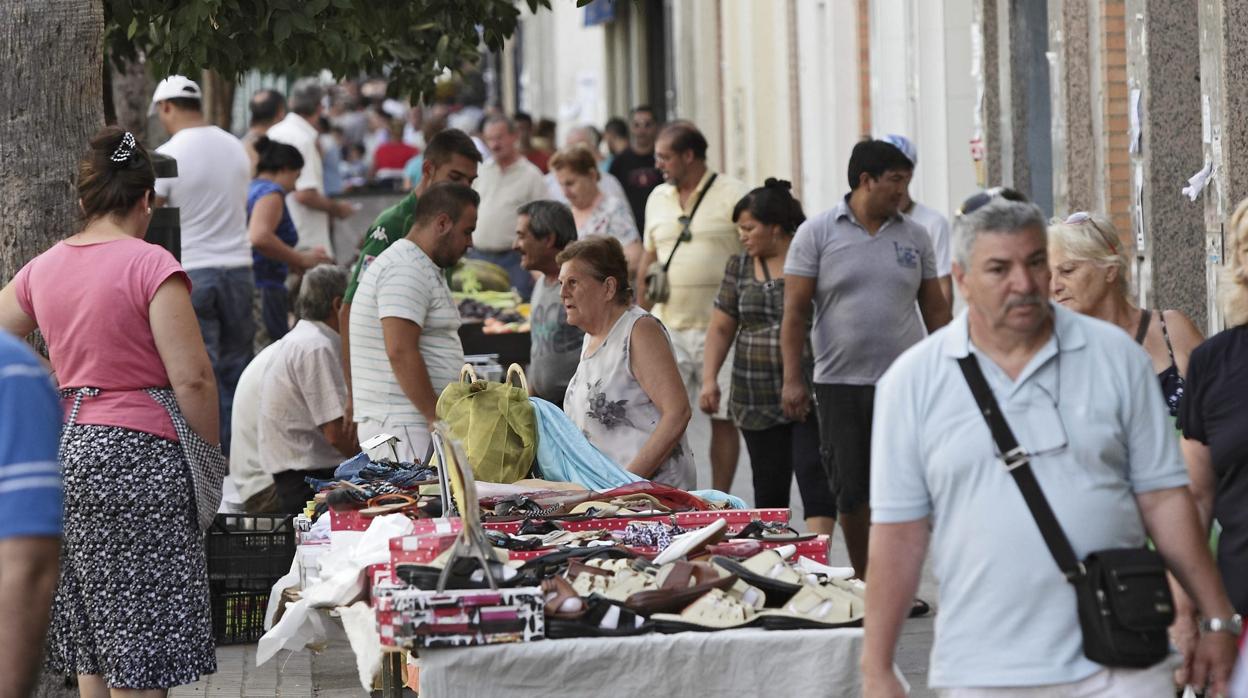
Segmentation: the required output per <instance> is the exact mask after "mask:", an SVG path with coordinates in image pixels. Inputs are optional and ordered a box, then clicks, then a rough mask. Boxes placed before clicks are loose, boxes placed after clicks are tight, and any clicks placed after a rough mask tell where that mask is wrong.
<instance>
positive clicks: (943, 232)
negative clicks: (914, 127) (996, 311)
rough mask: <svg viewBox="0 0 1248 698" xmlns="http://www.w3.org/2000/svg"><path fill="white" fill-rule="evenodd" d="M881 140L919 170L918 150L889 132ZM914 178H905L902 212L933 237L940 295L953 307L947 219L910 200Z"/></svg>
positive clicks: (905, 140)
mask: <svg viewBox="0 0 1248 698" xmlns="http://www.w3.org/2000/svg"><path fill="white" fill-rule="evenodd" d="M880 140H882V141H884V142H886V143H891V144H893V145H894V146H896V148H897V149H898V150H900V151H901V154H902V155H905V156H906V158H907V159H909V160H910V163H911V164H912V165H914V166H915V168H918V166H919V150H918V148H916V147H915V145H914V142H913V141H911V140H910V139H909V138H906V137H905V136H899V135H897V134H895V133H890V134H888V135H887V136H884V137H883V138H881V139H880ZM913 178H914V170H911V171H910V176H909V177H907V178H906V194H905V196H903V197H902V200H901V212H902V213H904V214H906V215H907V216H910V217H911V218H913V219H914V220H915V222H917V223H918V224H919V225H921V226H923V227H924V228H926V229H927V233H928V235H931V236H932V251H933V252H935V253H936V278H937V280H938V281H939V282H940V291H941V293H944V294H945V301H947V302H948V303H949V304H950V305H952V304H953V279H952V277H951V276H950V274H951V273H952V271H953V255H952V254H951V253H950V251H949V219H948V218H945V216H944V215H943V214H941V213H940V212H939V211H937V210H935V209H933V208H931V207H929V206H924V205H923V204H921V203H919V202H917V201H915V200H914V199H912V198H910V180H911V179H913Z"/></svg>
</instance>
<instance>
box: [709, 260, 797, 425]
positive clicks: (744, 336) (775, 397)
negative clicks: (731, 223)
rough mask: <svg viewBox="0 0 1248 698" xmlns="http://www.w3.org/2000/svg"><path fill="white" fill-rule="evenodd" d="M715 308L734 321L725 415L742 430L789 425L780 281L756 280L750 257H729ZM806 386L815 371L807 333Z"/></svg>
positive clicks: (782, 282) (779, 279)
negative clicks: (784, 400) (783, 402)
mask: <svg viewBox="0 0 1248 698" xmlns="http://www.w3.org/2000/svg"><path fill="white" fill-rule="evenodd" d="M715 307H716V308H719V309H720V310H722V311H724V312H725V313H727V314H728V315H729V316H731V317H732V318H733V319H734V320H736V321H737V347H736V349H737V353H736V360H735V361H734V362H733V364H732V390H731V393H730V396H729V399H728V415H729V416H730V417H732V418H733V421H735V422H736V423H737V426H739V427H740V428H742V429H750V430H759V429H768V428H771V427H774V426H777V425H779V424H784V423H786V422H788V421H790V420H789V419H788V418H786V417H785V416H784V410H783V409H782V408H781V405H780V391H781V389H782V388H783V386H784V368H783V360H782V358H781V352H780V322H781V319H782V318H783V317H784V278H783V277H780V278H777V279H773V280H771V281H758V280H756V279H755V278H754V259H753V258H752V257H750V256H749V255H746V254H742V255H738V256H735V257H732V258H730V259H729V260H728V264H727V265H726V267H725V269H724V280H723V282H721V283H720V286H719V295H718V296H717V297H716V298H715ZM802 364H803V371H802V373H803V374H804V375H805V376H806V383H807V386H808V387H809V385H810V381H811V374H812V371H813V367H814V359H813V353H812V352H811V349H810V340H809V333H808V338H807V341H806V350H805V352H803V356H802Z"/></svg>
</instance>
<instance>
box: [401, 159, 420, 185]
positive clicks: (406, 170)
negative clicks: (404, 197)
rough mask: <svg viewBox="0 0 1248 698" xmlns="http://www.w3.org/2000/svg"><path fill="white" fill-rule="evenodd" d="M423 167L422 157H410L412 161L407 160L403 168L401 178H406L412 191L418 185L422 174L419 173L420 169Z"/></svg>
mask: <svg viewBox="0 0 1248 698" xmlns="http://www.w3.org/2000/svg"><path fill="white" fill-rule="evenodd" d="M424 166H425V156H424V155H414V156H412V159H411V160H408V161H407V164H406V165H404V166H403V176H404V177H407V181H408V182H410V183H411V185H412V188H413V189H415V188H416V187H417V186H418V185H419V184H420V178H421V176H422V175H423V174H424V173H422V172H421V171H420V168H422V167H424Z"/></svg>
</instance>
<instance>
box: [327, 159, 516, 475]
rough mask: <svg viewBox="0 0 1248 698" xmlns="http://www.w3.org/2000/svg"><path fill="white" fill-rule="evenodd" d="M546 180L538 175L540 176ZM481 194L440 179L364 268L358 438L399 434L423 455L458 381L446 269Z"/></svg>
mask: <svg viewBox="0 0 1248 698" xmlns="http://www.w3.org/2000/svg"><path fill="white" fill-rule="evenodd" d="M539 181H540V178H539ZM480 203H481V198H480V196H479V195H478V194H477V193H476V192H475V191H473V190H472V189H471V188H469V187H467V186H465V185H463V184H451V183H445V184H437V185H434V186H432V187H430V188H429V189H428V190H427V191H426V192H425V193H424V194H422V195H421V197H420V199H419V200H417V202H416V208H415V210H414V211H413V212H412V228H411V230H410V231H409V232H408V234H407V236H406V237H404V238H402V239H399V240H396V241H395V242H394V243H393V244H391V245H390V247H388V248H386V251H385V252H382V253H381V254H380V255H378V256H377V258H376V259H374V260H373V262H372V263H371V264H369V265H368V268H367V269H365V271H364V274H363V276H362V277H361V278H360V285H359V288H358V289H356V292H355V297H354V298H353V299H352V303H351V322H350V327H351V330H350V334H351V357H350V360H351V383H352V391H351V395H352V401H353V408H354V409H353V412H354V417H355V421H356V423H357V425H358V427H359V438H360V442H361V443H363V442H365V441H368V440H369V439H370V438H372V437H374V436H376V435H378V434H380V433H383V432H384V433H389V434H392V435H394V436H397V437H399V439H400V443H399V448H398V450H399V453H398V455H399V458H400V459H401V460H405V461H415V460H420V461H422V462H423V461H424V460H425V457H426V454H427V451H428V448H429V425H430V424H432V423H433V422H434V421H435V420H437V402H438V396H439V395H441V394H442V390H443V389H444V388H446V386H447V385H450V384H451V383H453V382H455V381H457V380H459V370H460V368H461V367H463V365H464V346H463V343H462V342H461V341H460V339H459V309H458V307H457V305H456V303H455V299H454V298H452V297H451V289H450V287H448V286H447V285H446V274H445V270H446V269H449V268H450V267H453V266H455V264H456V263H457V262H459V260H460V259H461V258H463V256H464V253H466V252H467V251H468V248H469V247H471V246H472V232H473V230H474V229H475V228H476V226H477V207H478V206H479V205H480Z"/></svg>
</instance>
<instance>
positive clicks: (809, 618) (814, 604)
mask: <svg viewBox="0 0 1248 698" xmlns="http://www.w3.org/2000/svg"><path fill="white" fill-rule="evenodd" d="M863 611H864V605H863V602H862V599H860V598H858V597H857V596H855V595H853V594H851V593H849V592H847V591H844V590H843V589H840V588H839V587H835V586H810V585H808V586H804V587H802V589H801V591H799V592H797V593H796V594H794V595H793V598H791V599H789V601H788V603H786V604H784V606H783V607H782V608H778V609H769V610H766V611H762V612H760V613H759V614H758V617H759V619H760V620H759V623H761V624H762V626H763V627H764V628H767V629H768V630H820V629H824V628H847V627H852V626H859V625H862V617H863Z"/></svg>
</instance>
